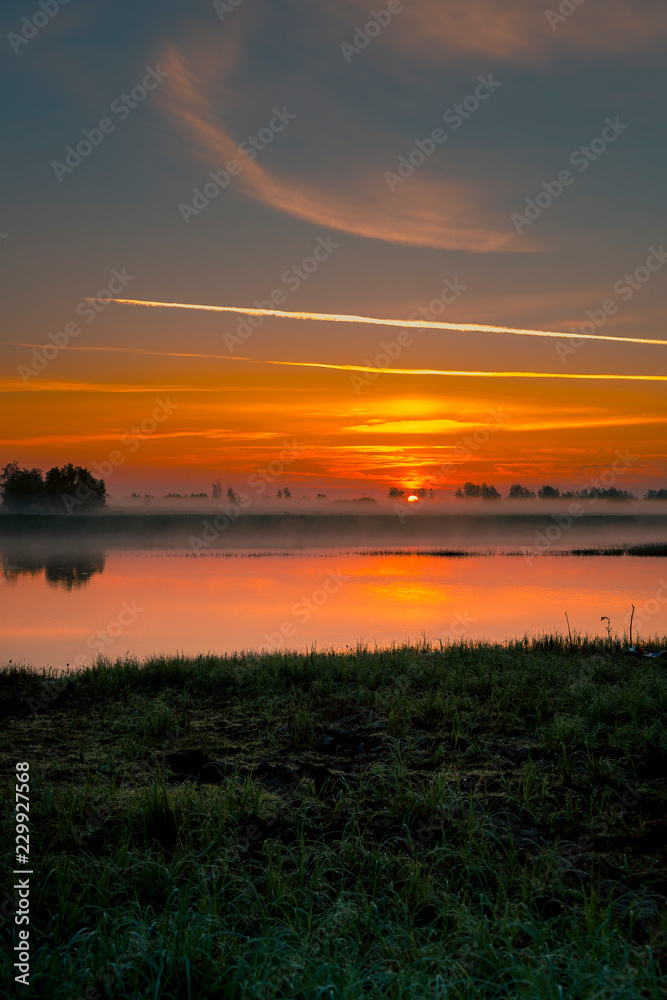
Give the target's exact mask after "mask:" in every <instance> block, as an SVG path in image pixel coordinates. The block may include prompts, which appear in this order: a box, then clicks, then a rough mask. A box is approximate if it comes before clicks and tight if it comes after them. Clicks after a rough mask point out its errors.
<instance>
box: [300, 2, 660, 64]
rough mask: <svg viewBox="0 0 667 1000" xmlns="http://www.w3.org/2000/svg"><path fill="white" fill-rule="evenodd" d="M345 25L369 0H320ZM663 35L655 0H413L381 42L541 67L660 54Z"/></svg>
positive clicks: (357, 20)
mask: <svg viewBox="0 0 667 1000" xmlns="http://www.w3.org/2000/svg"><path fill="white" fill-rule="evenodd" d="M317 2H318V4H319V6H320V8H321V9H322V11H324V10H326V11H327V12H329V13H331V12H332V6H334V7H335V11H334V13H335V15H336V16H337V17H338V19H339V21H340V22H344V23H346V24H348V25H349V26H350V29H352V28H353V27H354V25H356V24H362V25H363V24H364V23H365V22H366V21H368V20H369V8H368V4H367V3H366V0H341V2H339V3H337V4H335V5H332V4H331V3H329V2H328V0H317ZM568 6H570V7H571V11H570V13H569V14H567V15H565V16H563V15H562V14H561V17H560V19H559V18H558V16H557V17H556V19H554V18H551V19H548V18H547V11H548V10H549V9H551V10H552V11H554V12H555V13H556V15H558V13H559V9H560V8H563V7H565V8H566V9H567V7H568ZM666 40H667V8H666V7H665V4H664V3H662V2H660V0H659V2H652V0H604V3H594V2H591V0H588V2H587V3H580V4H579V5H577V6H575V5H564V4H561V3H559V2H558V0H554V2H552V3H549V2H547V0H545V2H544V3H537V4H536V3H535V0H512V2H511V3H508V2H507V0H447V2H446V3H444V2H443V0H418V2H417V3H414V4H406V5H405V10H404V12H403V13H402V14H401V15H400V19H399V20H398V21H397V23H396V24H395V25H393V26H391V27H390V28H389V29H388V30H386V31H385V32H384V34H383V36H382V41H381V44H379V45H377V46H376V48H375V50H374V51H376V52H377V53H378V54H379V55H381V53H382V49H383V48H384V49H387V50H388V51H389V52H391V53H392V54H394V55H395V54H396V53H400V55H401V56H403V57H406V56H408V57H409V56H412V57H413V58H415V59H419V60H420V61H424V60H427V61H429V62H430V61H437V62H438V64H442V62H443V60H455V61H456V60H459V61H460V60H462V59H466V58H471V57H472V58H477V57H485V58H487V59H493V60H494V61H499V62H504V63H511V64H513V65H523V66H541V65H543V64H545V63H551V62H553V61H556V60H558V59H561V58H562V57H563V56H564V55H572V54H575V55H577V54H581V55H585V56H586V57H587V58H588V57H591V56H595V55H617V56H620V57H627V56H631V55H637V54H639V53H647V52H651V51H653V52H655V53H660V52H661V51H662V50H663V49H664V45H665V41H666Z"/></svg>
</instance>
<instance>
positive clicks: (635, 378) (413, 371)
mask: <svg viewBox="0 0 667 1000" xmlns="http://www.w3.org/2000/svg"><path fill="white" fill-rule="evenodd" d="M63 350H64V351H67V350H78V351H110V352H113V353H127V354H144V355H152V356H153V357H162V358H206V359H215V360H218V361H234V362H243V363H248V364H253V365H285V366H287V367H289V368H322V369H327V370H331V371H344V372H373V373H377V374H379V375H439V376H450V377H457V378H522V379H523V378H535V379H544V378H556V379H585V380H588V379H594V380H595V379H597V380H604V381H622V382H667V375H614V374H611V373H609V374H600V373H597V372H595V373H573V372H525V371H503V372H496V371H463V370H459V369H450V368H378V367H377V366H375V365H336V364H325V363H324V362H315V361H273V360H267V359H264V358H245V357H237V356H236V355H230V354H194V353H185V352H181V351H148V350H143V349H142V348H135V347H74V348H69V347H64V348H63ZM13 384H14V385H15V383H13ZM1 385H2V384H1V383H0V387H1ZM109 391H112V390H109ZM120 391H122V390H120ZM162 391H163V392H166V391H167V390H166V389H163V390H162Z"/></svg>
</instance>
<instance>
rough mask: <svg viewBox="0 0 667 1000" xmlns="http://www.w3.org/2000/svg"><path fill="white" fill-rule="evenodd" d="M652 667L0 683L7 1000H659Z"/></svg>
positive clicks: (641, 662)
mask: <svg viewBox="0 0 667 1000" xmlns="http://www.w3.org/2000/svg"><path fill="white" fill-rule="evenodd" d="M665 661H667V657H662V658H656V659H648V658H644V657H635V656H633V655H632V654H630V653H629V652H628V651H627V648H626V647H625V646H624V645H623V644H622V643H620V642H618V641H616V640H614V639H613V638H609V639H607V640H602V639H596V640H586V639H583V638H581V637H578V636H574V637H573V639H572V640H568V639H564V638H561V637H544V638H542V639H539V640H534V641H525V642H523V643H521V642H519V643H515V644H513V645H509V646H507V645H505V646H503V645H484V644H474V643H467V644H461V645H458V646H452V647H445V648H444V649H442V650H441V649H439V648H438V649H434V648H431V647H430V646H428V645H423V646H420V647H402V648H395V649H389V650H374V651H369V650H366V649H361V648H359V649H349V650H348V651H347V652H346V653H340V654H334V653H326V652H321V653H317V652H315V651H313V652H311V653H308V654H302V655H299V654H295V653H294V654H293V653H284V654H278V653H276V654H266V655H251V654H249V655H238V656H236V657H229V658H223V657H217V656H202V657H199V658H198V659H195V660H187V659H173V658H172V659H158V658H155V659H151V660H149V661H147V662H146V663H145V664H143V665H140V664H138V663H136V662H134V661H131V660H125V661H118V662H116V663H114V664H111V663H106V662H100V663H99V665H97V666H96V667H94V668H91V669H89V670H87V671H85V672H83V673H81V674H79V675H76V676H75V675H68V677H67V678H66V679H65V681H64V682H63V681H59V680H58V679H56V678H55V677H54V676H49V675H47V674H40V673H39V672H36V671H31V670H28V669H24V668H20V667H11V666H10V667H8V668H6V669H5V670H4V671H2V672H0V712H1V713H2V718H1V719H0V731H1V734H0V750H1V752H2V758H3V762H4V764H6V765H7V766H6V767H3V769H2V773H3V775H8V774H12V772H13V770H14V767H13V765H14V763H15V762H16V761H18V760H26V761H29V763H30V773H31V814H30V819H31V826H32V830H31V834H32V836H31V844H32V845H33V854H32V856H31V861H32V865H33V870H34V874H33V876H32V879H31V885H32V893H33V895H32V915H31V930H32V937H33V940H34V946H35V947H34V954H33V958H32V969H31V971H32V990H31V993H32V995H35V996H40V997H44V998H47V997H63V998H65V997H88V998H93V997H95V998H101V997H107V996H109V997H114V998H115V997H119V998H125V997H142V998H144V997H155V998H172V997H173V998H176V997H178V998H181V997H193V998H194V997H206V998H212V997H228V998H248V1000H251V998H253V1000H254V998H260V997H261V998H267V1000H269V998H276V1000H277V998H294V1000H297V998H298V1000H300V998H303V1000H305V998H309V1000H314V998H319V997H321V998H327V1000H329V998H335V1000H343V998H353V997H355V998H356V997H371V998H375V997H377V998H379V997H391V998H399V997H400V998H409V1000H417V998H427V997H428V998H435V997H442V998H444V997H447V998H452V1000H454V998H456V1000H458V998H461V1000H463V998H465V1000H485V998H488V1000H491V998H508V1000H509V998H516V997H520V998H526V1000H538V998H539V1000H552V998H553V1000H559V998H568V1000H569V998H572V1000H575V998H576V1000H579V998H587V1000H588V998H600V1000H602V998H605V1000H606V998H619V1000H621V998H623V1000H630V998H635V997H636V998H658V997H664V996H665V995H667V906H666V905H665V903H666V901H667V786H666V782H665V774H666V772H667V768H666V764H667V726H666V725H665V718H666V714H665V713H666V709H667V663H665ZM13 787H14V786H13V774H12V776H11V780H9V779H5V789H4V790H5V791H6V792H7V794H6V795H4V796H3V801H4V802H5V803H6V805H5V807H4V812H3V815H2V845H3V846H2V862H3V867H4V868H5V871H6V874H5V875H4V876H3V883H4V886H11V885H12V875H11V870H12V868H13V867H14V864H13V860H14V859H13V856H12V854H11V850H12V847H13V838H14V831H13V811H12V803H13ZM11 929H12V925H11V923H7V924H6V925H5V927H4V929H3V934H4V935H6V940H7V939H8V938H9V936H10V935H8V931H11ZM10 955H11V949H10V948H6V949H4V951H3V956H2V961H3V962H4V964H5V968H4V969H3V972H4V973H5V974H6V978H7V981H8V982H9V981H10V980H11V978H13V972H12V969H11V963H12V961H13V959H12V958H11V957H9V956H10Z"/></svg>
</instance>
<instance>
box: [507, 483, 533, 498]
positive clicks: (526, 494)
mask: <svg viewBox="0 0 667 1000" xmlns="http://www.w3.org/2000/svg"><path fill="white" fill-rule="evenodd" d="M507 495H508V497H509V498H510V500H531V499H532V498H533V497H534V496H535V490H530V489H528V487H527V486H522V485H521V483H512V485H511V486H510V491H509V493H508V494H507Z"/></svg>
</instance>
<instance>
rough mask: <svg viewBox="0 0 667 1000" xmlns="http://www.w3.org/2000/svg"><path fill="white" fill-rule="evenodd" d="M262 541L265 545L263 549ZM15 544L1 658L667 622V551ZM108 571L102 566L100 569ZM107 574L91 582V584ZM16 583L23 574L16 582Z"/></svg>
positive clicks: (644, 631) (46, 659) (486, 635)
mask: <svg viewBox="0 0 667 1000" xmlns="http://www.w3.org/2000/svg"><path fill="white" fill-rule="evenodd" d="M259 554H260V553H259V552H255V553H253V555H255V556H257V555H259ZM261 554H262V556H263V558H261V559H260V558H244V557H243V554H240V553H237V552H235V553H224V556H223V554H222V553H213V554H208V555H202V554H201V553H200V554H198V555H196V556H195V554H194V553H186V552H183V551H180V552H175V551H171V552H156V551H131V552H125V551H121V552H117V551H114V550H113V549H109V550H108V551H107V553H106V556H105V557H104V556H101V555H99V554H98V553H95V552H93V551H92V550H87V551H81V550H80V549H79V550H78V551H77V552H76V553H75V552H72V551H70V552H68V553H65V552H64V551H61V553H60V555H59V556H58V557H56V555H55V554H54V553H53V552H52V551H51V553H49V555H48V557H46V556H44V555H42V556H37V555H35V556H34V557H28V556H27V555H26V554H25V553H23V554H19V553H18V552H16V553H14V552H10V551H8V550H7V549H6V547H5V551H4V560H3V562H4V568H3V574H2V576H0V666H1V665H2V663H6V662H7V660H9V659H12V660H13V661H14V662H17V661H19V660H24V661H26V662H28V663H32V664H33V665H37V666H64V665H65V664H67V663H70V664H72V663H77V662H78V659H79V658H80V657H84V658H86V659H87V660H90V658H91V656H93V655H94V654H96V653H98V652H99V653H103V654H104V655H106V656H110V657H111V658H115V657H117V656H125V655H127V654H128V653H129V654H130V655H134V656H139V657H142V656H151V655H156V654H160V653H165V654H168V655H171V654H177V653H183V654H185V655H186V656H196V655H198V654H201V653H204V654H205V653H207V652H208V651H211V652H215V653H232V652H234V651H237V650H252V651H256V650H260V649H264V650H276V649H288V648H289V649H301V650H303V649H306V648H311V647H312V646H313V645H316V646H317V647H318V648H320V649H322V648H326V649H329V648H335V649H344V648H345V647H346V646H348V645H349V646H351V647H353V648H354V646H355V645H356V643H357V642H361V643H366V644H368V645H369V646H371V647H373V646H374V645H375V644H376V643H377V644H378V645H380V646H389V645H391V644H392V643H393V642H397V643H401V642H405V641H415V640H419V639H420V638H421V637H422V636H426V638H427V639H428V640H429V641H432V642H434V643H436V644H438V643H439V642H442V643H443V644H447V643H449V642H459V641H460V640H462V639H463V640H469V639H491V640H497V641H503V640H505V639H508V638H512V637H519V638H520V637H522V636H523V635H525V634H528V635H536V634H539V633H541V632H543V631H547V632H553V631H556V630H558V631H565V630H566V629H567V627H568V626H567V622H566V619H565V612H568V616H569V622H570V624H571V627H572V630H573V631H576V632H581V633H582V634H589V635H599V634H604V632H603V628H604V626H605V622H602V623H601V617H602V616H607V617H609V619H610V620H611V625H612V631H613V632H614V633H618V634H620V635H622V634H623V632H624V631H627V628H628V623H629V616H630V614H631V613H632V607H633V605H635V608H636V611H635V615H634V636H633V637H634V638H635V639H636V638H637V637H638V636H639V638H640V639H641V640H642V641H647V640H648V639H649V638H650V637H651V636H654V635H656V634H657V633H660V634H662V635H664V634H665V632H666V631H667V597H666V596H665V595H666V594H667V563H666V561H665V559H664V558H660V557H658V558H652V559H646V558H642V557H638V556H624V557H623V558H615V559H610V558H609V557H606V556H598V555H595V556H586V557H583V556H570V557H567V558H555V557H549V556H543V557H537V558H531V559H525V558H522V557H521V556H503V555H498V556H492V557H486V556H481V555H469V556H468V557H467V558H443V557H440V558H434V557H433V556H432V555H424V554H407V553H404V554H397V553H383V554H379V555H361V554H360V553H358V552H351V551H349V550H348V551H345V550H334V549H332V550H328V551H327V552H326V553H324V552H322V553H318V554H315V553H312V552H311V553H301V554H300V555H298V556H295V557H294V558H284V555H285V553H284V552H282V551H281V552H277V553H273V554H268V553H266V552H263V553H261ZM102 570H104V572H102ZM93 575H94V576H95V579H94V580H93V581H92V583H91V586H89V587H84V586H82V584H83V583H86V582H87V581H88V580H91V578H92V577H93ZM17 582H18V584H19V585H18V586H17V585H12V584H16V583H17Z"/></svg>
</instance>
